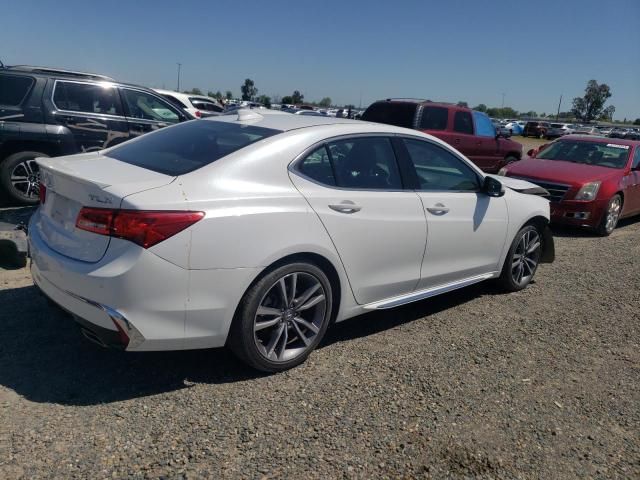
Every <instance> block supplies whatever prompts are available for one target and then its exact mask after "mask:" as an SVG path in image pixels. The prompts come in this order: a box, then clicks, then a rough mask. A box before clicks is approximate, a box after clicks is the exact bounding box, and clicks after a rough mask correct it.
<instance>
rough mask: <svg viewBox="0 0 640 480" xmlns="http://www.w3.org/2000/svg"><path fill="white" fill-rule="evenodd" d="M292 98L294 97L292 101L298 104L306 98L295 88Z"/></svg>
mask: <svg viewBox="0 0 640 480" xmlns="http://www.w3.org/2000/svg"><path fill="white" fill-rule="evenodd" d="M291 98H292V99H293V102H291V103H294V104H296V105H298V104H299V103H302V100H304V95H302V94H301V93H300V92H299V91H298V90H295V91H294V92H293V95H291Z"/></svg>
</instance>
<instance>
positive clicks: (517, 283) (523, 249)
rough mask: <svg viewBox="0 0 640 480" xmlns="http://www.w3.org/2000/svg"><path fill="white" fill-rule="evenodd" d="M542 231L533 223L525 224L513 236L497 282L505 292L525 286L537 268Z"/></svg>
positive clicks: (514, 290)
mask: <svg viewBox="0 0 640 480" xmlns="http://www.w3.org/2000/svg"><path fill="white" fill-rule="evenodd" d="M542 242H543V239H542V232H541V231H540V230H539V229H538V228H537V227H536V226H535V225H525V226H524V227H522V228H521V229H520V231H519V232H518V233H517V234H516V236H515V237H514V238H513V242H512V243H511V247H510V248H509V252H508V253H507V257H506V258H505V260H504V265H503V267H502V273H501V274H500V278H499V279H498V284H499V285H500V287H502V288H503V289H504V290H505V291H507V292H517V291H518V290H522V289H523V288H525V287H526V286H527V285H529V283H531V280H533V276H534V275H535V273H536V270H537V269H538V265H539V263H540V258H541V256H542V247H543V245H542Z"/></svg>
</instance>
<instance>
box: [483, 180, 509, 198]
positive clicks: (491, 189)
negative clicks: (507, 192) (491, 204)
mask: <svg viewBox="0 0 640 480" xmlns="http://www.w3.org/2000/svg"><path fill="white" fill-rule="evenodd" d="M482 191H483V192H484V193H486V194H487V195H489V196H490V197H501V196H503V195H504V187H503V186H502V183H501V182H500V180H496V179H495V178H493V177H491V176H488V175H487V176H486V177H484V183H483V184H482Z"/></svg>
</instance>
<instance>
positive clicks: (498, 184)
mask: <svg viewBox="0 0 640 480" xmlns="http://www.w3.org/2000/svg"><path fill="white" fill-rule="evenodd" d="M38 164H39V166H40V171H41V192H40V199H41V205H40V207H39V209H38V210H37V212H36V213H35V214H34V215H33V217H32V219H31V222H30V228H29V246H30V255H31V259H32V261H31V270H32V274H33V280H34V282H35V284H36V285H37V286H38V287H39V288H40V289H41V291H42V292H43V293H44V294H45V295H46V296H47V297H48V298H49V299H51V300H52V301H53V302H54V303H56V304H58V305H59V306H61V307H62V308H63V309H65V310H67V311H68V312H70V313H71V314H72V315H73V316H74V317H75V319H76V320H77V322H78V323H79V324H80V326H81V328H82V331H83V332H84V334H85V335H86V336H87V337H88V338H89V339H91V340H93V341H95V342H98V343H100V344H102V345H105V346H114V347H119V348H122V349H126V350H132V351H143V350H176V349H191V348H209V347H222V346H224V345H229V346H230V348H231V349H232V350H233V351H234V352H235V353H236V354H237V356H238V357H240V358H241V359H242V360H244V361H245V362H247V363H248V364H249V365H251V366H253V367H255V368H257V369H260V370H264V371H270V372H275V371H280V370H285V369H288V368H291V367H293V366H295V365H297V364H299V363H301V362H303V361H304V360H305V359H306V358H307V356H308V355H309V354H310V353H311V351H312V350H313V349H314V348H315V347H316V346H317V345H318V343H319V342H320V341H321V340H322V337H323V335H324V334H325V332H326V330H327V327H329V325H330V324H331V323H332V322H333V321H342V320H345V319H347V318H350V317H353V316H355V315H358V314H361V313H363V312H367V311H371V310H379V309H388V308H392V307H396V306H398V305H402V304H406V303H409V302H414V301H417V300H422V299H425V298H428V297H431V296H434V295H438V294H441V293H444V292H449V291H451V290H454V289H457V288H461V287H465V286H467V285H471V284H473V283H476V282H480V281H483V280H488V279H497V281H498V282H499V283H500V284H501V285H502V286H503V287H504V288H505V289H507V290H509V291H515V290H520V289H522V288H524V287H525V286H526V285H527V284H529V282H531V279H532V278H533V276H534V274H535V272H536V269H537V267H538V264H539V263H541V262H551V261H553V258H554V245H553V237H552V236H551V234H550V231H549V229H548V227H547V225H548V222H549V203H548V201H547V200H546V199H545V198H543V197H542V196H541V195H544V194H545V192H546V191H545V190H542V189H540V188H539V187H536V186H535V185H533V184H531V183H527V182H524V181H522V180H515V179H509V178H500V180H498V179H496V178H494V177H492V176H489V175H485V174H484V173H482V171H480V170H479V169H478V168H476V167H475V166H474V165H473V164H472V163H471V162H469V160H467V159H466V158H465V157H464V156H463V155H461V154H460V153H459V152H458V151H456V150H455V149H453V148H452V147H450V146H448V145H447V144H445V143H443V142H441V141H440V140H438V139H436V138H434V137H431V136H429V135H425V134H422V133H419V132H417V131H415V130H408V129H403V128H397V127H393V126H390V125H382V124H374V123H365V122H359V121H352V120H346V119H336V118H332V117H313V116H308V117H305V116H299V115H291V114H287V113H282V112H273V113H272V112H270V111H265V110H262V111H261V112H260V113H256V112H255V111H250V110H240V111H238V112H236V113H235V114H233V115H227V116H221V117H216V118H213V119H206V120H195V121H191V122H186V123H183V124H179V125H176V126H173V127H169V128H164V129H162V130H159V131H157V132H154V133H150V134H147V135H144V136H142V137H140V138H137V139H135V140H131V141H128V142H126V143H123V144H121V145H118V146H115V147H113V148H110V149H107V150H102V151H100V152H94V153H87V154H79V155H72V156H68V157H58V158H41V159H38Z"/></svg>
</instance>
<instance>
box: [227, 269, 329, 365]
mask: <svg viewBox="0 0 640 480" xmlns="http://www.w3.org/2000/svg"><path fill="white" fill-rule="evenodd" d="M332 300H333V292H332V288H331V283H330V282H329V279H328V278H327V276H326V275H325V273H324V272H323V271H322V270H321V269H320V268H318V267H317V266H316V265H313V264H311V263H305V262H296V263H291V264H288V265H284V266H282V267H278V268H276V269H275V270H273V271H271V272H269V273H267V274H266V275H265V276H263V277H262V278H261V279H260V280H258V281H257V282H256V283H255V284H254V285H253V286H252V287H251V288H250V289H249V290H248V291H247V292H246V293H245V295H244V297H243V298H242V300H241V302H240V306H239V308H238V312H237V313H236V317H235V319H234V321H233V325H232V328H231V332H230V338H229V346H230V348H231V350H232V351H233V352H234V353H235V354H236V356H237V357H238V358H240V359H241V360H242V361H243V362H245V363H247V364H248V365H250V366H251V367H253V368H255V369H257V370H261V371H263V372H281V371H284V370H288V369H290V368H293V367H295V366H297V365H299V364H301V363H303V362H304V361H305V360H306V359H307V357H308V356H309V354H311V352H312V351H313V350H314V349H315V348H316V347H317V346H318V344H319V343H320V341H321V340H322V338H323V336H324V334H325V332H326V330H327V327H328V326H329V322H330V320H331V313H332V311H333V304H332Z"/></svg>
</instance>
